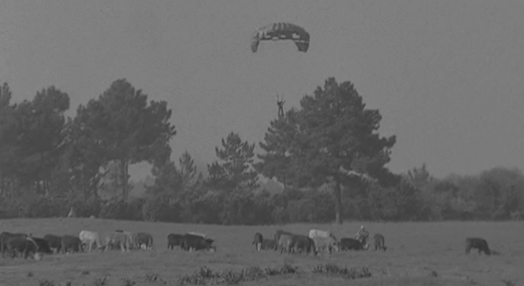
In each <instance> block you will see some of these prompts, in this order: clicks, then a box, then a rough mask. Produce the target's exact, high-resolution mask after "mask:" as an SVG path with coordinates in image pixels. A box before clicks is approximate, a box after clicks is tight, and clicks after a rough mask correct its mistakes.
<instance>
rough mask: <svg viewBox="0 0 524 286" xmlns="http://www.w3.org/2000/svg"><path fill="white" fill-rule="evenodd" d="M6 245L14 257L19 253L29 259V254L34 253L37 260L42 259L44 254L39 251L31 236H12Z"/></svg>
mask: <svg viewBox="0 0 524 286" xmlns="http://www.w3.org/2000/svg"><path fill="white" fill-rule="evenodd" d="M6 246H7V249H8V251H9V252H11V254H12V257H14V256H16V254H17V253H19V254H21V255H22V257H24V259H27V257H28V256H29V254H32V255H33V258H34V259H35V260H40V259H42V255H41V254H40V253H39V251H38V245H37V244H36V242H35V241H34V240H33V239H32V238H31V237H20V236H15V237H12V238H11V239H10V240H9V241H8V242H7V245H6Z"/></svg>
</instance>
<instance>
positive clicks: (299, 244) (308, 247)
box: [291, 235, 317, 255]
mask: <svg viewBox="0 0 524 286" xmlns="http://www.w3.org/2000/svg"><path fill="white" fill-rule="evenodd" d="M292 238H293V240H292V246H291V247H292V249H293V251H294V252H298V253H301V252H302V251H305V252H306V253H307V254H309V253H311V252H313V255H317V250H316V248H315V242H314V241H313V239H311V238H310V237H309V236H307V235H293V236H292Z"/></svg>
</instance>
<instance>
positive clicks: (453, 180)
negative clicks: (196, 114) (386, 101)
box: [0, 78, 524, 224]
mask: <svg viewBox="0 0 524 286" xmlns="http://www.w3.org/2000/svg"><path fill="white" fill-rule="evenodd" d="M11 98H12V93H11V90H10V88H9V85H8V84H7V83H4V84H3V85H2V86H1V88H0V218H11V217H54V216H64V215H66V214H67V213H68V211H69V209H70V208H71V207H73V208H75V209H76V210H77V214H78V215H79V216H84V217H89V216H96V217H102V218H116V219H131V220H149V221H172V222H191V223H213V224H275V223H291V222H330V221H336V222H339V223H340V222H342V221H343V220H386V221H401V220H474V219H482V220H492V219H500V220H507V219H521V217H522V215H521V214H522V212H523V211H524V200H523V196H524V175H523V174H522V172H521V170H519V169H508V168H494V169H491V170H488V171H485V172H482V173H481V174H479V175H474V176H460V175H450V176H448V177H446V178H443V179H437V178H434V177H433V176H431V175H430V173H429V172H428V170H427V168H426V166H425V165H423V166H421V167H417V168H413V169H412V170H409V171H408V172H407V173H404V174H394V173H392V172H391V171H390V170H389V169H388V168H387V167H386V165H387V163H389V161H390V154H391V151H392V148H393V147H394V145H395V142H396V138H395V136H389V137H384V136H381V135H380V134H379V132H378V130H379V127H380V122H381V120H382V117H381V115H380V112H379V111H378V110H375V109H369V108H367V107H366V105H365V103H364V101H363V98H362V96H361V95H359V93H358V92H357V90H356V89H355V87H354V86H353V84H352V83H351V82H348V81H346V82H343V83H338V82H337V81H336V80H335V79H334V78H328V79H326V80H325V82H324V85H323V86H319V87H317V88H316V89H315V90H314V92H313V94H312V95H306V96H304V97H303V98H302V100H301V101H300V108H292V109H290V110H288V111H286V112H285V113H284V114H281V115H280V116H279V117H278V118H276V119H274V120H272V121H271V122H269V125H268V129H267V131H266V133H265V136H264V140H263V141H262V142H259V146H260V150H261V153H260V154H256V153H255V146H256V145H255V144H254V143H250V142H248V141H245V140H243V139H242V138H241V136H240V135H239V134H238V133H235V132H231V133H229V134H228V135H227V136H226V137H225V138H223V139H222V140H221V146H217V147H216V148H215V152H216V156H217V160H216V161H214V162H211V163H210V164H208V165H207V171H208V176H206V177H204V176H203V175H202V173H200V172H198V170H197V168H196V165H195V163H194V160H193V158H192V157H191V155H190V154H189V153H188V152H185V153H184V154H183V155H182V156H181V157H180V158H179V159H178V160H172V158H171V149H170V145H169V143H170V141H171V140H172V139H173V138H174V137H175V136H176V128H175V125H174V124H172V123H171V120H170V119H171V115H172V111H171V110H170V109H169V108H168V106H167V103H166V102H165V101H153V100H149V99H148V95H147V94H145V93H144V92H143V91H142V90H139V89H135V88H134V87H133V86H132V85H131V83H129V82H128V81H127V80H125V79H118V80H116V81H114V82H113V83H112V84H111V85H110V87H109V88H108V89H107V90H106V91H105V92H104V93H102V94H101V95H100V96H98V98H96V99H91V100H89V102H88V103H87V104H85V105H80V106H78V108H77V110H76V114H75V115H74V117H67V116H66V115H65V112H66V111H68V110H69V96H68V94H67V93H65V92H63V91H60V90H58V89H57V88H56V87H54V86H50V87H48V88H46V89H42V90H41V91H38V92H37V93H36V95H35V96H34V98H33V99H32V100H24V101H22V102H20V103H13V102H11ZM140 162H148V163H149V164H150V165H151V166H152V167H151V168H152V169H151V172H152V174H153V176H154V178H155V181H154V184H153V185H152V186H148V187H147V191H146V194H145V196H144V197H140V198H135V197H130V196H129V192H130V189H131V187H132V186H131V184H130V182H129V177H130V176H129V172H128V170H129V166H130V165H132V164H135V163H140ZM262 178H269V179H273V180H276V181H278V182H280V183H281V184H282V185H283V191H278V192H271V191H269V190H266V189H264V188H263V184H260V180H261V179H262Z"/></svg>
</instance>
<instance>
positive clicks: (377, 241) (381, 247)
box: [373, 233, 388, 251]
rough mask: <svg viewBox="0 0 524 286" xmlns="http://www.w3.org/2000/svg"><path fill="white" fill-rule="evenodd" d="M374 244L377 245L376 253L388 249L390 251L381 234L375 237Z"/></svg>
mask: <svg viewBox="0 0 524 286" xmlns="http://www.w3.org/2000/svg"><path fill="white" fill-rule="evenodd" d="M373 242H374V244H375V251H377V250H383V251H386V249H388V248H387V246H386V243H385V239H384V236H383V235H382V234H380V233H377V234H375V235H374V236H373Z"/></svg>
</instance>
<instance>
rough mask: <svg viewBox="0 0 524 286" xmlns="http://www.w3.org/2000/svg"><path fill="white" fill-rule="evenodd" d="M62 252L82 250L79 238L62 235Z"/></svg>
mask: <svg viewBox="0 0 524 286" xmlns="http://www.w3.org/2000/svg"><path fill="white" fill-rule="evenodd" d="M60 248H61V250H62V253H69V252H80V251H81V250H82V241H81V240H80V238H78V237H76V236H72V235H64V236H62V240H61V247H60Z"/></svg>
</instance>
